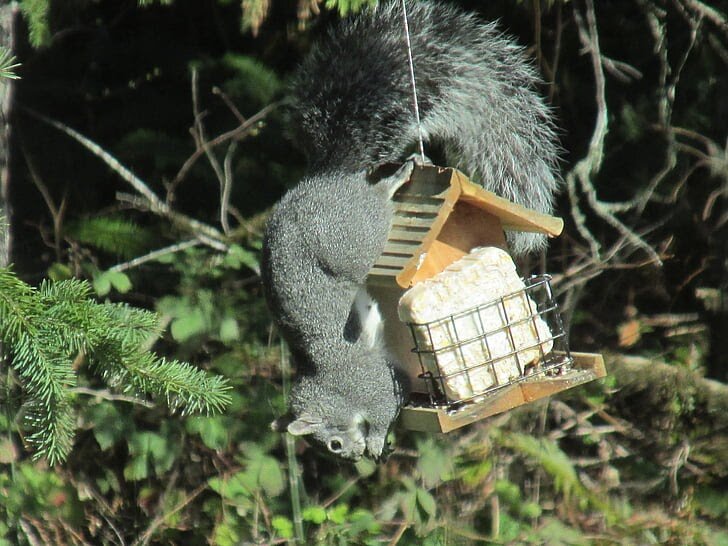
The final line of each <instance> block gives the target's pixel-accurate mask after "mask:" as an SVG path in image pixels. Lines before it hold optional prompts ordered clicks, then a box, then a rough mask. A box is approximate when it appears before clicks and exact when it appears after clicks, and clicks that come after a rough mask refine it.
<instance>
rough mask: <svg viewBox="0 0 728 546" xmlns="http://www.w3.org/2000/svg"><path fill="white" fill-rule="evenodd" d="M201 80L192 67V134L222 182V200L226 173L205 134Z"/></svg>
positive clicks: (225, 225)
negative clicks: (201, 104) (201, 106)
mask: <svg viewBox="0 0 728 546" xmlns="http://www.w3.org/2000/svg"><path fill="white" fill-rule="evenodd" d="M198 80H199V72H198V71H197V68H195V67H193V68H192V81H191V86H192V113H193V115H194V128H193V130H192V135H193V136H194V139H195V144H196V145H197V149H198V150H199V149H201V150H202V151H203V152H204V154H205V155H206V156H207V160H208V162H209V163H210V166H211V167H212V170H213V172H214V173H215V176H216V177H217V181H218V183H219V184H220V200H221V201H222V198H223V197H222V196H223V194H224V193H225V182H226V179H225V173H224V171H223V167H222V165H220V161H219V160H218V159H217V156H215V152H213V150H212V147H211V146H210V145H209V143H208V141H207V135H206V134H205V126H204V125H203V123H202V118H203V117H204V114H203V112H202V111H200V89H199V85H198ZM224 212H225V211H223V206H222V203H221V205H220V225H221V226H222V228H223V231H224V232H225V234H227V233H229V232H230V226H228V221H227V218H225V216H224Z"/></svg>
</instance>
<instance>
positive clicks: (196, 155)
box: [171, 101, 284, 186]
mask: <svg viewBox="0 0 728 546" xmlns="http://www.w3.org/2000/svg"><path fill="white" fill-rule="evenodd" d="M283 103H284V101H277V102H273V103H271V104H269V105H268V106H266V107H265V108H263V109H262V110H260V111H259V112H258V113H256V114H254V115H253V116H251V117H249V118H248V119H247V120H246V121H245V123H241V124H240V125H239V126H237V127H236V128H235V129H232V130H230V131H227V132H225V133H222V134H221V135H218V136H216V137H215V138H213V139H212V140H210V141H209V142H208V143H207V145H208V146H209V147H210V148H214V147H215V146H219V145H220V144H223V143H225V142H228V141H229V140H240V139H242V138H245V137H246V136H247V135H248V133H249V132H250V131H251V130H253V129H254V128H255V127H256V125H257V124H258V123H259V122H260V121H262V120H263V119H265V117H266V116H267V115H268V114H270V113H271V112H272V111H273V110H275V109H276V108H277V107H278V106H280V105H281V104H283ZM204 153H205V151H204V150H203V149H199V148H198V149H197V150H195V151H194V152H193V153H192V155H191V156H190V157H188V158H187V160H186V161H185V162H184V164H183V165H182V167H181V168H180V170H179V172H178V173H177V176H175V177H174V180H172V182H171V185H172V186H176V185H178V184H179V183H180V182H181V181H182V180H183V179H184V178H185V177H186V176H187V174H188V173H189V171H190V169H191V168H192V167H193V166H194V164H195V163H196V162H197V160H198V159H200V157H201V156H202V155H203V154H204Z"/></svg>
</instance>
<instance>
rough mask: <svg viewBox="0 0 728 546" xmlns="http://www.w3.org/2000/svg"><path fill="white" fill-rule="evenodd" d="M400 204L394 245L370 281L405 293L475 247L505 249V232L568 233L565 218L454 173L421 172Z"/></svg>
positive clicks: (392, 236) (391, 235) (389, 245)
mask: <svg viewBox="0 0 728 546" xmlns="http://www.w3.org/2000/svg"><path fill="white" fill-rule="evenodd" d="M394 201H395V215H394V221H393V224H392V229H391V231H390V233H389V240H388V242H387V245H386V247H385V249H384V252H383V253H382V255H381V256H380V258H379V259H378V260H377V262H376V263H375V264H374V266H373V267H372V269H371V270H370V272H369V277H370V280H372V279H374V280H375V282H376V280H377V279H379V280H383V279H384V280H386V279H387V278H389V279H392V278H393V279H394V280H396V282H397V284H398V285H399V286H401V287H402V288H407V287H409V286H411V285H412V284H414V283H415V282H418V281H419V280H422V279H423V278H427V277H429V276H432V274H435V273H437V272H439V271H441V270H442V269H444V267H445V266H447V265H449V263H451V262H453V261H455V260H456V259H458V258H460V257H461V256H462V255H464V254H466V253H467V252H469V251H470V250H471V249H472V248H473V247H475V246H480V245H484V244H493V245H497V246H505V240H504V239H503V236H502V232H503V230H506V231H527V232H537V233H545V234H546V235H548V236H550V237H555V236H557V235H559V234H560V233H561V230H562V229H563V227H564V222H563V220H561V219H560V218H557V217H554V216H549V215H547V214H542V213H539V212H536V211H534V210H531V209H528V208H526V207H523V206H521V205H517V204H515V203H512V202H511V201H508V200H507V199H503V198H502V197H499V196H497V195H496V194H494V193H492V192H489V191H486V190H484V189H483V188H482V187H480V186H478V185H476V184H474V183H473V182H471V181H470V180H469V179H468V178H467V177H466V176H465V175H464V174H463V173H461V172H460V171H458V170H456V169H452V168H441V167H434V166H425V167H418V168H416V169H415V171H414V172H413V173H412V177H411V179H410V182H409V183H407V184H406V185H405V186H403V187H402V188H401V189H400V190H399V191H398V192H397V194H396V195H395V197H394ZM456 211H457V214H453V212H456ZM499 237H500V238H499ZM435 250H436V252H435ZM428 254H429V255H428Z"/></svg>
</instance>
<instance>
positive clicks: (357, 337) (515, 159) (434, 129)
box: [261, 0, 558, 460]
mask: <svg viewBox="0 0 728 546" xmlns="http://www.w3.org/2000/svg"><path fill="white" fill-rule="evenodd" d="M407 7H408V16H409V29H410V35H411V44H412V55H413V61H414V69H415V74H416V84H417V93H418V100H419V108H420V113H421V131H422V134H423V136H424V139H425V140H426V142H428V143H433V144H435V145H437V146H440V147H442V148H443V149H444V150H445V153H446V156H447V159H448V161H449V162H450V165H451V166H456V167H458V168H460V169H461V170H463V171H464V172H465V173H467V174H468V175H469V176H470V178H471V179H474V180H479V181H480V183H482V185H483V186H484V187H485V188H486V189H488V190H491V191H493V192H495V193H497V194H499V195H501V196H503V197H505V198H507V199H510V200H511V201H514V202H516V203H519V204H521V205H524V206H526V207H529V208H532V209H535V210H537V211H539V212H543V213H550V212H551V209H552V202H553V195H554V193H555V191H556V190H557V188H558V179H557V177H556V176H555V174H554V173H555V171H556V164H557V160H558V145H557V141H556V137H555V129H554V125H553V123H552V120H551V115H550V112H549V109H548V107H547V106H546V105H545V104H544V102H543V101H542V99H541V98H540V97H539V95H538V94H537V93H536V92H535V90H534V87H535V85H536V84H537V83H538V81H539V80H538V76H537V74H536V72H535V70H534V68H533V67H532V65H531V63H530V62H529V61H528V59H527V57H526V55H525V54H524V52H523V49H522V48H521V47H519V46H518V45H516V44H515V43H514V42H513V41H511V40H510V39H509V38H507V37H505V36H504V35H503V34H502V33H501V32H500V31H498V30H497V28H496V26H495V25H494V24H492V23H486V22H483V21H481V20H479V19H478V18H477V17H476V16H474V15H472V14H468V13H465V12H463V11H461V10H459V9H457V8H455V7H453V6H448V5H443V4H441V3H436V2H434V1H426V2H423V1H419V2H415V1H413V0H407ZM292 90H293V95H294V97H293V98H294V122H293V126H294V127H296V128H297V129H298V130H299V131H300V137H299V142H300V143H301V144H302V145H303V147H304V148H305V151H306V153H307V156H308V158H309V170H308V174H307V175H306V176H305V177H304V178H303V180H301V182H300V183H299V184H298V185H297V186H296V187H294V188H293V189H291V190H290V191H289V192H288V193H287V194H286V195H285V196H284V197H283V198H282V199H281V201H280V202H279V204H278V205H277V206H276V207H275V209H274V211H273V212H272V214H271V216H270V219H269V221H268V225H267V228H266V233H265V237H264V243H263V259H262V268H261V271H262V277H263V284H264V288H265V293H266V298H267V300H268V305H269V308H270V309H271V312H272V314H273V316H274V318H275V320H276V323H277V325H278V327H279V330H280V332H281V334H282V336H283V337H284V339H285V340H286V342H287V343H288V345H289V347H290V349H291V354H292V357H293V362H294V365H295V367H296V371H297V375H296V378H295V381H294V384H293V385H292V388H291V395H290V410H291V411H290V414H289V415H287V416H285V417H283V418H281V419H278V420H277V421H276V422H274V428H276V427H277V428H278V429H279V430H280V429H283V428H285V429H287V430H288V432H290V433H292V434H294V435H305V436H306V437H307V438H308V439H309V440H311V441H312V443H314V444H316V445H319V446H321V447H323V448H324V449H325V450H328V451H329V452H330V453H333V454H334V455H337V456H339V457H341V458H343V459H348V460H358V459H359V458H361V457H362V456H364V455H367V456H369V457H372V458H374V459H375V460H379V459H381V458H383V457H384V456H385V455H386V454H387V449H388V445H387V440H386V439H387V434H388V431H389V430H390V428H391V426H392V424H393V423H394V422H395V420H396V418H397V416H398V414H399V411H400V409H401V407H402V405H403V404H404V403H405V401H406V398H407V395H408V388H409V386H408V384H407V381H406V378H404V377H403V376H402V375H400V373H399V372H398V371H397V367H396V362H394V359H393V358H392V357H391V356H390V355H389V353H388V351H387V349H386V347H385V346H384V343H383V341H382V338H381V336H380V335H379V330H380V329H381V320H380V317H379V315H378V310H377V306H376V302H374V301H372V300H371V298H369V297H368V295H367V292H366V288H365V281H366V276H367V273H368V271H369V269H370V268H371V266H372V265H373V264H374V262H375V261H376V259H377V258H378V256H379V255H380V254H381V252H382V250H383V248H384V245H385V243H386V240H387V236H388V232H389V229H390V225H391V221H392V215H393V204H392V196H393V195H394V193H395V192H396V190H397V189H398V188H399V187H400V186H401V185H402V184H403V183H405V182H406V181H407V179H408V178H409V175H410V174H411V171H412V168H413V162H412V160H409V161H406V162H405V163H404V165H403V166H402V167H401V168H400V169H399V170H398V171H397V172H395V173H394V174H383V173H384V171H383V170H382V168H381V167H382V166H383V165H385V164H391V163H400V164H401V163H402V162H403V161H404V160H405V159H406V158H407V157H408V156H409V155H410V154H411V152H412V151H413V147H414V144H415V143H416V141H417V135H418V129H417V125H416V123H415V117H414V113H413V108H412V104H413V101H412V88H411V83H410V75H409V67H408V62H407V50H406V42H405V36H404V30H403V18H402V6H401V3H400V2H399V1H390V2H388V3H385V4H380V5H379V6H378V7H376V8H372V9H370V10H368V11H365V12H363V13H361V14H359V15H356V16H354V17H351V18H349V19H346V20H344V21H342V22H341V23H339V24H338V25H337V26H336V27H335V28H334V29H333V30H331V31H330V32H329V34H328V35H327V37H326V38H325V39H324V40H323V41H322V42H320V43H319V44H317V45H316V46H314V48H313V49H312V51H311V52H310V53H309V54H308V56H307V57H306V59H305V60H304V61H303V63H302V65H301V67H300V68H299V70H298V72H297V73H296V76H295V77H294V79H293V85H292ZM508 240H509V244H510V247H511V250H512V252H513V253H514V254H516V255H523V254H525V253H527V252H529V251H533V250H538V249H541V248H543V247H544V245H545V237H544V236H543V235H539V234H530V233H515V234H508Z"/></svg>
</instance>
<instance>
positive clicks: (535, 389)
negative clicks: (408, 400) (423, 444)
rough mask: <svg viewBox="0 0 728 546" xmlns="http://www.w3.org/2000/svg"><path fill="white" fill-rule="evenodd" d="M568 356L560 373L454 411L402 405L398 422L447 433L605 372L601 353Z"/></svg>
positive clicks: (423, 429) (520, 384)
mask: <svg viewBox="0 0 728 546" xmlns="http://www.w3.org/2000/svg"><path fill="white" fill-rule="evenodd" d="M571 356H572V358H573V359H574V365H573V367H572V368H571V369H570V370H569V371H567V372H566V373H564V374H563V375H558V376H552V377H549V376H545V375H539V376H537V377H534V378H533V379H526V380H524V381H521V382H519V383H516V384H514V385H511V386H508V387H504V388H502V389H499V390H498V391H496V392H495V393H493V394H490V395H486V396H485V398H483V399H482V400H479V401H478V402H472V403H469V404H465V405H464V406H463V407H462V408H460V409H457V410H450V411H448V410H446V409H438V408H426V407H414V406H405V407H404V408H402V412H401V413H400V417H399V425H400V426H401V427H402V428H404V429H407V430H421V431H424V432H450V431H451V430H455V429H456V428H460V427H463V426H465V425H469V424H470V423H474V422H475V421H479V420H481V419H485V418H486V417H490V416H492V415H496V414H498V413H503V412H505V411H508V410H511V409H513V408H515V407H518V406H522V405H523V404H528V403H529V402H533V401H535V400H538V399H540V398H545V397H546V396H551V395H553V394H556V393H559V392H561V391H565V390H566V389H570V388H572V387H576V386H578V385H583V384H584V383H588V382H589V381H593V380H595V379H599V378H601V377H604V376H606V375H607V371H606V368H605V367H604V358H603V357H602V355H600V354H594V353H574V352H572V353H571Z"/></svg>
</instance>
